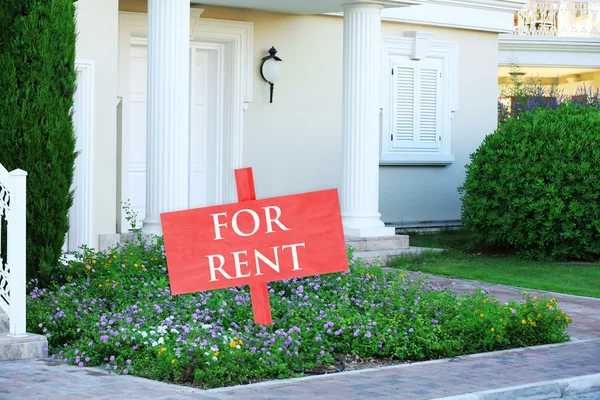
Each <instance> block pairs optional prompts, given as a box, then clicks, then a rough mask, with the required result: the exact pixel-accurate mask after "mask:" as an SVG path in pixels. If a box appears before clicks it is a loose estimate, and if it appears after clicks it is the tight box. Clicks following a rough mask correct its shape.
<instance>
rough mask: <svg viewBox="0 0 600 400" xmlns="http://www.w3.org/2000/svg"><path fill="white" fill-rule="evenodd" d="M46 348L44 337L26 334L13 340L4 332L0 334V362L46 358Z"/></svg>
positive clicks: (46, 341) (46, 340)
mask: <svg viewBox="0 0 600 400" xmlns="http://www.w3.org/2000/svg"><path fill="white" fill-rule="evenodd" d="M47 348H48V339H46V336H42V335H36V334H33V333H28V334H27V336H23V337H16V338H14V337H10V336H8V333H6V332H3V333H0V361H8V360H26V359H30V358H45V357H47V356H48V349H47Z"/></svg>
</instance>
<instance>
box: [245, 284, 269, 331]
mask: <svg viewBox="0 0 600 400" xmlns="http://www.w3.org/2000/svg"><path fill="white" fill-rule="evenodd" d="M250 296H251V298H252V311H253V312H254V322H255V323H257V324H258V325H271V324H272V323H273V319H272V318H271V302H270V301H269V287H268V286H267V284H266V283H252V284H250Z"/></svg>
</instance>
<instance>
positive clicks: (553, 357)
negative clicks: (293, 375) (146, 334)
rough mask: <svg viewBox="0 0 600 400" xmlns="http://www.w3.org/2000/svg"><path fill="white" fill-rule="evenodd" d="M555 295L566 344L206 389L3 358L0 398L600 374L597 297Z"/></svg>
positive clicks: (382, 386) (140, 395) (433, 384)
mask: <svg viewBox="0 0 600 400" xmlns="http://www.w3.org/2000/svg"><path fill="white" fill-rule="evenodd" d="M414 276H416V274H414ZM433 279H434V280H436V281H439V282H440V283H441V284H448V283H450V282H451V281H450V280H447V279H444V278H437V277H434V278H433ZM453 281H454V282H456V286H455V287H454V289H456V290H459V291H473V290H475V289H476V288H477V287H478V286H479V287H487V288H488V289H489V290H490V291H491V293H492V294H493V295H494V296H495V297H496V298H497V299H498V300H499V301H506V300H508V299H511V298H512V299H519V298H520V290H519V289H515V288H510V287H506V286H500V285H491V284H482V283H479V282H472V281H464V280H453ZM551 295H552V296H553V297H556V298H557V300H558V301H559V305H560V307H561V308H562V309H563V310H564V311H565V312H566V313H567V314H569V316H571V317H572V318H573V324H572V325H571V326H570V328H569V330H570V334H571V336H572V339H573V340H572V341H571V342H569V343H566V344H560V345H550V346H540V347H534V348H525V349H519V350H509V351H504V352H496V353H487V354H479V355H472V356H464V357H458V358H456V359H452V360H438V361H429V362H423V363H414V364H406V365H399V366H392V367H385V368H380V369H372V370H362V371H351V372H345V373H339V374H331V375H325V376H316V377H307V378H301V379H296V380H286V381H273V382H265V383H261V384H256V385H250V386H238V387H235V388H223V389H214V390H207V391H204V390H198V389H192V388H187V387H182V386H175V385H168V384H163V383H159V382H153V381H149V380H146V379H141V378H135V377H130V376H117V375H106V374H104V373H103V372H102V371H100V370H97V369H93V368H78V367H72V366H67V365H64V364H62V363H57V362H52V361H50V360H29V361H4V362H1V363H0V399H7V400H9V399H10V400H13V399H15V400H16V399H173V400H175V399H200V400H204V399H257V400H259V399H260V400H267V399H310V398H319V399H321V398H322V399H343V400H351V399H367V398H368V399H371V398H374V399H377V398H381V399H436V398H440V397H446V396H452V395H460V394H464V393H470V392H479V391H486V390H491V389H500V388H506V387H512V386H517V385H524V384H533V383H539V382H546V381H554V380H559V379H566V378H573V377H577V376H585V375H592V374H600V300H599V299H590V298H583V297H576V296H568V295H559V294H551ZM599 384H600V383H599ZM507 398H514V397H510V396H509V397H507ZM538 398H540V397H538ZM542 398H548V397H542Z"/></svg>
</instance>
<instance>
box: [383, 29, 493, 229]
mask: <svg viewBox="0 0 600 400" xmlns="http://www.w3.org/2000/svg"><path fill="white" fill-rule="evenodd" d="M415 29H416V30H424V31H428V32H432V33H433V37H432V40H447V41H455V42H458V43H459V46H460V49H459V85H458V88H459V100H458V111H457V112H456V113H455V115H454V118H453V119H452V125H451V129H452V133H451V135H452V144H451V151H452V154H454V156H455V158H456V160H455V161H454V163H453V164H451V165H448V166H434V167H430V166H385V167H381V168H380V191H379V204H380V206H379V208H380V210H379V211H380V212H381V214H382V217H383V220H384V221H385V222H395V223H400V222H411V221H425V220H434V221H435V220H457V219H460V208H461V202H460V195H459V194H458V192H457V187H458V186H460V185H461V184H462V183H463V182H464V177H465V165H466V164H468V163H469V161H470V160H469V155H470V154H471V153H472V152H473V151H475V150H476V149H477V147H478V146H479V145H480V144H481V142H482V140H483V139H484V137H485V136H486V135H487V134H490V133H492V132H493V131H494V129H495V128H496V126H497V118H498V117H497V93H498V35H497V34H493V33H484V32H474V31H467V30H459V29H443V28H434V27H428V26H417V25H398V24H388V23H386V24H384V28H383V34H384V35H387V36H397V35H401V34H402V32H403V31H405V30H415Z"/></svg>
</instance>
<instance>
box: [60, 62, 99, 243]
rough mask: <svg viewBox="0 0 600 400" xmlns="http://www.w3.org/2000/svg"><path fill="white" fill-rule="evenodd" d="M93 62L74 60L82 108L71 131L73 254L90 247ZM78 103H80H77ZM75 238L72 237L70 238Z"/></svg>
mask: <svg viewBox="0 0 600 400" xmlns="http://www.w3.org/2000/svg"><path fill="white" fill-rule="evenodd" d="M94 69H95V68H94V60H80V59H77V60H75V70H76V71H77V91H76V93H75V96H76V102H77V103H78V104H80V105H81V108H79V107H77V108H75V109H74V114H73V117H74V121H73V122H74V124H73V125H74V128H75V134H76V137H77V142H76V143H77V144H76V146H77V149H78V150H79V151H80V153H79V154H78V155H77V158H76V160H75V176H74V180H73V188H72V190H74V191H75V198H74V204H73V206H72V208H71V210H69V215H70V216H71V215H72V216H73V217H72V218H70V219H71V223H70V225H71V228H70V229H69V233H68V241H69V243H71V244H72V245H71V244H69V243H66V244H65V246H66V248H67V249H68V251H73V250H76V249H77V248H79V247H80V246H81V245H86V246H93V244H94V240H93V234H92V229H93V217H94V211H93V199H94V186H93V182H94ZM78 100H79V101H78ZM73 236H74V237H73Z"/></svg>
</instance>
